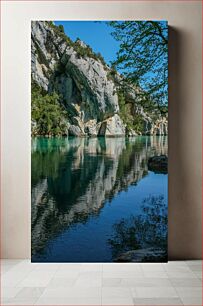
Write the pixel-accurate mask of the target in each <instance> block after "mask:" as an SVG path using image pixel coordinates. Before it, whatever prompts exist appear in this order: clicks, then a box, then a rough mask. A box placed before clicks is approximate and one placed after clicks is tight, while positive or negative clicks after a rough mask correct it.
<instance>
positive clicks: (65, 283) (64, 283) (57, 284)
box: [47, 277, 76, 289]
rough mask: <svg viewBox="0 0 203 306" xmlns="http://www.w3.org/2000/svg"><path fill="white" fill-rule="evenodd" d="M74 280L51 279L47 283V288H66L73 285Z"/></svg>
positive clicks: (63, 278)
mask: <svg viewBox="0 0 203 306" xmlns="http://www.w3.org/2000/svg"><path fill="white" fill-rule="evenodd" d="M75 282H76V278H65V277H53V279H51V281H50V282H49V283H48V285H47V288H49V289H51V288H56V289H57V288H67V287H73V286H74V285H75Z"/></svg>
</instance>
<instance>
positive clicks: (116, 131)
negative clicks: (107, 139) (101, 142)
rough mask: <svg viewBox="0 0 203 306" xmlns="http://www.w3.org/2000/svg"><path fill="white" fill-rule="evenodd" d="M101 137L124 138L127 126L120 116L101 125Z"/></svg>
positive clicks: (116, 115)
mask: <svg viewBox="0 0 203 306" xmlns="http://www.w3.org/2000/svg"><path fill="white" fill-rule="evenodd" d="M99 135H100V136H123V135H125V125H124V123H123V121H122V120H121V118H120V117H119V115H118V114H115V115H114V116H113V117H111V118H108V119H106V120H105V121H103V122H102V123H101V127H100V130H99Z"/></svg>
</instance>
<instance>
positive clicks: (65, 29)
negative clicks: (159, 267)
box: [31, 20, 168, 262]
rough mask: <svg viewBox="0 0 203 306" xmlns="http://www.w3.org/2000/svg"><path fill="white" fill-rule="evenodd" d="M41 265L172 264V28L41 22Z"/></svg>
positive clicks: (37, 139)
mask: <svg viewBox="0 0 203 306" xmlns="http://www.w3.org/2000/svg"><path fill="white" fill-rule="evenodd" d="M31 133H32V135H31V136H32V140H31V142H32V143H31V155H32V156H31V163H32V164H31V185H32V193H31V202H32V203H31V218H32V228H31V231H32V232H31V235H32V262H166V261H167V233H168V228H167V224H168V213H167V211H168V194H167V189H168V171H167V168H168V167H167V165H168V138H167V137H168V24H167V22H166V21H154V20H146V21H136V20H128V21H125V20H124V21H123V20H122V21H121V20H118V21H115V20H113V21H112V20H111V21H57V20H52V21H32V23H31Z"/></svg>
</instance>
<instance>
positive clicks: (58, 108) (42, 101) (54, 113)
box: [31, 85, 68, 136]
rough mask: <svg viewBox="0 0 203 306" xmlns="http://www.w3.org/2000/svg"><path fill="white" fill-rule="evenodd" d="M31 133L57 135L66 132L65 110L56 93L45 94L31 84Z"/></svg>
mask: <svg viewBox="0 0 203 306" xmlns="http://www.w3.org/2000/svg"><path fill="white" fill-rule="evenodd" d="M31 99H32V107H31V116H32V134H33V135H44V136H45V135H47V136H59V135H66V134H67V123H68V121H67V112H66V110H65V109H64V108H63V107H62V105H61V104H60V102H59V96H58V95H57V94H56V93H53V94H47V93H45V92H44V91H43V90H42V89H41V88H39V87H38V86H37V85H32V97H31Z"/></svg>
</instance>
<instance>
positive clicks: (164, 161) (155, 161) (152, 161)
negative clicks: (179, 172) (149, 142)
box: [148, 155, 168, 174]
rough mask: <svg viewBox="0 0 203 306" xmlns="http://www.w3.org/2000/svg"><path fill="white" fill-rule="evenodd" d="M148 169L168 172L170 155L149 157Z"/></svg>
mask: <svg viewBox="0 0 203 306" xmlns="http://www.w3.org/2000/svg"><path fill="white" fill-rule="evenodd" d="M148 169H149V170H150V171H153V172H155V173H164V174H165V173H167V172H168V157H167V156H166V155H159V156H153V157H150V158H149V159H148Z"/></svg>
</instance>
